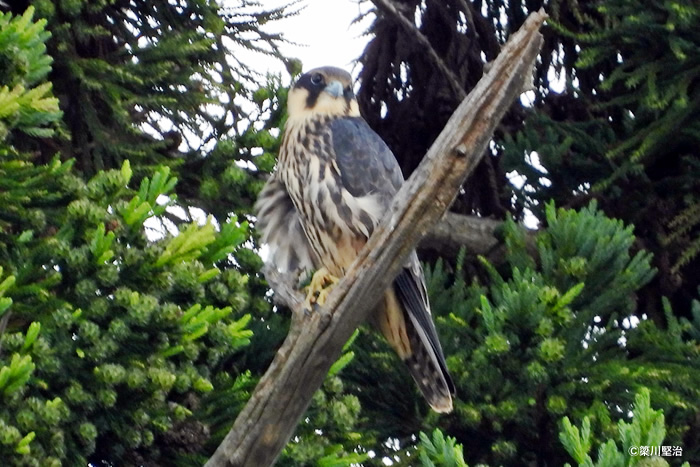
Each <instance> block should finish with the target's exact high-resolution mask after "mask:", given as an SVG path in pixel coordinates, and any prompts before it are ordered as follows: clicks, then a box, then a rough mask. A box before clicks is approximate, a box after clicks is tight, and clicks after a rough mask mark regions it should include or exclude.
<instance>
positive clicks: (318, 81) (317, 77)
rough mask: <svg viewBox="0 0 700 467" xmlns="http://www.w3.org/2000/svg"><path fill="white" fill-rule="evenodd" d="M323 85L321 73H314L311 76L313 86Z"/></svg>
mask: <svg viewBox="0 0 700 467" xmlns="http://www.w3.org/2000/svg"><path fill="white" fill-rule="evenodd" d="M321 83H323V75H322V74H321V73H314V74H313V75H311V84H313V85H319V84H321Z"/></svg>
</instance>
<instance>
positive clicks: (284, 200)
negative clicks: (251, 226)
mask: <svg viewBox="0 0 700 467" xmlns="http://www.w3.org/2000/svg"><path fill="white" fill-rule="evenodd" d="M254 209H255V213H256V216H257V218H258V220H257V229H258V231H259V232H260V233H261V237H262V242H263V243H267V244H268V246H269V248H270V256H269V258H268V262H270V263H272V264H274V265H275V266H276V267H277V268H278V269H279V270H281V271H283V272H297V271H311V270H312V269H314V268H315V267H316V263H317V261H316V259H315V255H314V253H313V250H312V249H311V245H309V241H308V239H307V238H306V234H305V233H304V229H303V227H302V226H301V219H300V218H299V214H298V213H297V211H296V209H295V207H294V204H292V199H291V198H290V197H289V193H287V190H286V188H285V186H284V184H283V183H282V181H281V180H278V179H277V178H276V177H275V176H274V175H272V176H271V177H270V178H269V179H268V181H267V183H266V184H265V186H264V187H263V189H262V191H261V192H260V195H259V196H258V200H257V202H256V203H255V208H254Z"/></svg>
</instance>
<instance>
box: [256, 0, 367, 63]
mask: <svg viewBox="0 0 700 467" xmlns="http://www.w3.org/2000/svg"><path fill="white" fill-rule="evenodd" d="M285 3H288V1H285V0H282V1H280V0H273V1H265V2H263V5H264V7H265V8H269V7H274V6H278V5H283V4H285ZM292 8H300V9H301V11H300V12H299V14H298V15H296V16H294V17H291V18H286V19H284V20H282V21H280V22H279V23H277V24H276V25H271V26H270V27H269V28H267V30H268V31H270V32H271V31H273V30H274V31H275V32H282V33H284V36H285V37H286V38H287V39H288V40H289V41H290V42H293V43H295V44H298V45H287V46H285V47H284V48H283V49H282V51H283V53H284V55H285V56H289V57H296V58H299V59H300V60H301V61H302V63H303V66H304V71H307V70H310V69H312V68H316V67H319V66H325V65H333V66H337V67H340V68H344V69H346V70H347V71H350V72H352V71H353V63H352V62H353V60H355V59H356V58H357V57H359V56H360V54H361V53H362V51H363V50H364V48H365V45H366V44H367V41H368V40H369V36H363V33H364V31H365V30H366V29H367V27H368V26H369V24H370V23H371V19H372V16H371V15H370V16H368V17H366V18H365V19H364V20H363V21H362V22H361V23H359V24H352V21H353V20H354V19H355V18H357V17H358V16H359V15H360V14H361V13H363V12H366V11H368V10H369V9H370V8H371V4H370V2H367V1H364V2H361V3H360V2H358V0H302V1H301V2H299V4H298V6H297V7H292ZM260 65H262V68H263V69H258V71H262V72H264V71H268V70H269V71H282V69H283V67H282V66H281V64H279V63H276V61H274V60H270V61H268V62H266V63H261V64H260ZM265 68H267V69H265ZM353 75H356V73H353Z"/></svg>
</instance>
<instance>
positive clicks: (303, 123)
mask: <svg viewBox="0 0 700 467" xmlns="http://www.w3.org/2000/svg"><path fill="white" fill-rule="evenodd" d="M287 107H288V119H287V123H286V126H285V129H284V138H283V141H282V147H281V149H280V154H279V161H278V167H277V171H276V172H275V173H274V174H273V175H272V176H271V177H270V179H269V180H268V181H267V184H266V185H265V187H264V188H263V190H262V192H261V193H260V197H259V199H258V202H257V203H256V212H257V216H258V229H259V231H260V232H261V234H262V241H263V242H264V243H267V244H268V245H269V247H270V257H269V258H270V259H269V260H270V261H271V262H272V264H274V265H275V267H277V268H278V269H280V270H283V271H290V272H293V271H298V270H306V271H311V270H316V273H315V274H314V276H313V278H312V281H311V285H310V286H309V289H310V290H309V292H308V296H307V300H306V301H307V306H310V305H311V304H312V303H313V302H318V303H322V302H323V300H324V299H325V296H326V294H327V292H328V290H329V288H324V287H325V286H326V285H328V284H332V283H334V282H337V280H338V279H337V278H339V277H341V276H342V275H343V274H344V273H345V270H346V268H348V267H349V266H350V265H351V264H352V262H353V260H354V259H355V258H356V256H357V254H358V253H359V251H360V250H361V249H362V247H363V246H364V245H365V243H366V242H367V239H368V238H369V236H370V235H372V232H373V230H374V228H375V227H376V226H377V224H378V223H379V222H380V221H381V219H382V218H383V217H384V216H385V215H386V213H387V210H388V208H389V204H390V203H391V200H392V198H393V197H394V195H395V194H396V192H397V191H398V190H399V187H400V186H401V184H402V183H403V176H402V174H401V170H400V168H399V165H398V163H397V162H396V158H395V157H394V155H393V154H392V153H391V150H390V149H389V148H388V147H387V145H386V144H385V143H384V141H382V139H381V138H380V137H379V135H377V134H376V133H375V132H374V131H372V129H371V128H370V127H369V125H367V123H366V122H365V121H364V120H363V119H362V117H360V112H359V108H358V105H357V101H356V100H355V96H354V94H353V91H352V79H351V77H350V74H349V73H347V72H345V71H344V70H341V69H339V68H334V67H322V68H316V69H314V70H311V71H309V72H308V73H306V74H304V75H302V76H301V77H300V78H299V80H298V81H297V82H296V84H295V85H294V86H293V88H292V89H291V90H290V92H289V97H288V102H287ZM372 321H373V322H374V323H375V325H376V326H377V327H378V328H379V329H380V330H381V332H382V333H383V334H384V336H385V337H386V339H387V340H388V341H389V343H390V344H391V346H392V347H393V348H394V349H395V350H396V352H397V353H398V355H399V357H400V358H401V359H402V360H403V361H404V362H405V363H406V364H407V365H408V369H409V371H410V373H411V375H412V376H413V378H414V379H415V381H416V383H417V384H418V387H419V388H420V390H421V392H422V393H423V395H424V396H425V398H426V399H427V401H428V403H429V404H430V406H431V407H432V408H433V409H434V410H436V411H437V412H450V411H451V410H452V394H453V393H454V385H453V383H452V380H451V378H450V375H449V373H448V371H447V366H446V364H445V357H444V356H443V353H442V348H441V346H440V341H439V340H438V336H437V333H436V331H435V325H434V324H433V321H432V318H431V316H430V305H429V303H428V296H427V293H426V289H425V280H424V278H423V271H422V269H421V266H420V263H419V262H418V257H417V256H416V253H415V252H413V253H411V256H410V257H409V259H408V260H407V262H406V265H405V266H404V268H403V269H402V270H401V272H400V273H399V275H398V277H397V278H396V280H395V281H394V283H393V285H392V287H390V288H389V290H387V291H386V293H385V295H384V299H383V300H382V301H381V302H380V304H379V305H378V306H377V309H376V310H375V311H374V312H373V313H372Z"/></svg>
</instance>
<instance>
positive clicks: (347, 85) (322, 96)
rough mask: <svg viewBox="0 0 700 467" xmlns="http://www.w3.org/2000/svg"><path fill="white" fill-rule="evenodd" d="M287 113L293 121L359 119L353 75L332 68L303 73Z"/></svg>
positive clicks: (289, 102)
mask: <svg viewBox="0 0 700 467" xmlns="http://www.w3.org/2000/svg"><path fill="white" fill-rule="evenodd" d="M287 112H288V114H289V117H290V118H292V119H296V118H308V117H311V116H316V115H328V116H349V117H357V116H359V115H360V110H359V107H358V105H357V100H356V99H355V94H354V93H353V91H352V77H351V76H350V73H348V72H347V71H345V70H342V69H340V68H335V67H332V66H324V67H321V68H314V69H313V70H311V71H308V72H306V73H304V74H303V75H301V76H300V77H299V79H298V80H297V82H296V83H295V84H294V86H293V87H292V89H291V90H290V91H289V96H288V98H287Z"/></svg>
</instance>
